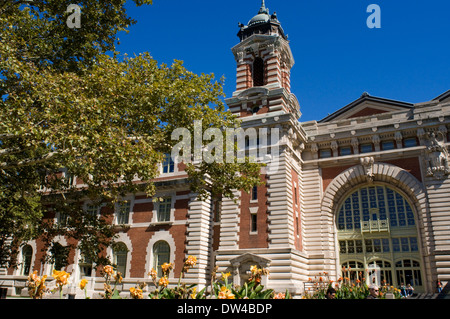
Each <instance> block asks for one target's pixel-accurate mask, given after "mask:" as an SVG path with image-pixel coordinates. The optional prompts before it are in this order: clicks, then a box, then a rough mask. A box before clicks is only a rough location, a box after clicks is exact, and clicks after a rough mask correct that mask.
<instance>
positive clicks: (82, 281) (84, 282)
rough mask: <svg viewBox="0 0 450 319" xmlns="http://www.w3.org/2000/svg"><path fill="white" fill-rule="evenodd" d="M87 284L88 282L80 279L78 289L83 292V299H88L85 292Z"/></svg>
mask: <svg viewBox="0 0 450 319" xmlns="http://www.w3.org/2000/svg"><path fill="white" fill-rule="evenodd" d="M87 283H88V281H87V280H86V279H84V278H83V279H81V281H80V285H79V286H80V289H81V290H84V298H85V299H88V297H87V291H86V284H87Z"/></svg>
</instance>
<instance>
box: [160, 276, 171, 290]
mask: <svg viewBox="0 0 450 319" xmlns="http://www.w3.org/2000/svg"><path fill="white" fill-rule="evenodd" d="M159 285H160V286H163V287H167V286H168V285H169V279H168V278H167V277H166V276H164V277H161V279H159Z"/></svg>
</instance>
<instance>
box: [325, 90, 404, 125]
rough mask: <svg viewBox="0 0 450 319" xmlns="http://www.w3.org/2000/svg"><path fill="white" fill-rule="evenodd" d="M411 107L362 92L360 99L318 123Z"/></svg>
mask: <svg viewBox="0 0 450 319" xmlns="http://www.w3.org/2000/svg"><path fill="white" fill-rule="evenodd" d="M412 107H413V104H412V103H407V102H401V101H396V100H390V99H385V98H381V97H375V96H370V95H369V94H368V93H367V92H364V93H363V94H362V95H361V97H360V98H359V99H357V100H355V101H353V102H352V103H350V104H347V105H346V106H344V107H343V108H341V109H339V110H337V111H336V112H334V113H332V114H329V115H328V116H326V117H325V118H323V119H321V120H320V121H319V123H324V122H330V121H335V120H343V119H349V118H354V117H359V116H370V115H375V114H380V113H387V112H397V111H405V110H408V109H411V108H412Z"/></svg>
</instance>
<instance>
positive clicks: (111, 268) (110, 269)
mask: <svg viewBox="0 0 450 319" xmlns="http://www.w3.org/2000/svg"><path fill="white" fill-rule="evenodd" d="M103 271H104V272H105V273H106V274H108V275H110V276H111V275H112V274H113V271H114V268H113V267H112V266H110V265H107V266H105V267H103Z"/></svg>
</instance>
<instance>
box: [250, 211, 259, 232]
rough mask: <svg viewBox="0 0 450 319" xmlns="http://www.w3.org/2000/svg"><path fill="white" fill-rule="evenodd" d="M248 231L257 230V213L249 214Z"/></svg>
mask: <svg viewBox="0 0 450 319" xmlns="http://www.w3.org/2000/svg"><path fill="white" fill-rule="evenodd" d="M250 223H251V225H250V232H252V233H256V232H257V231H258V215H257V214H256V213H252V214H250Z"/></svg>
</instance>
